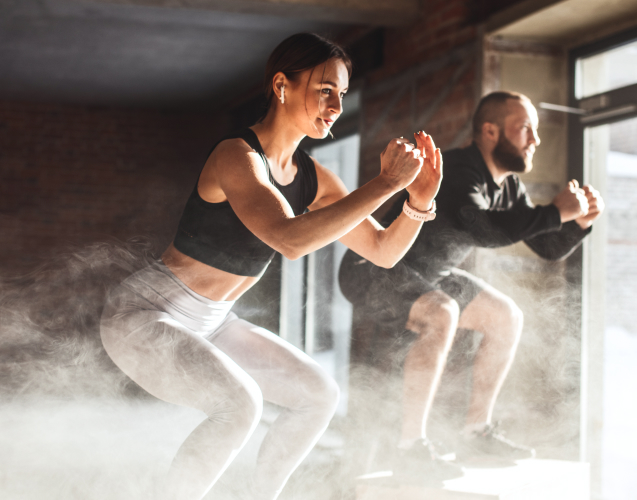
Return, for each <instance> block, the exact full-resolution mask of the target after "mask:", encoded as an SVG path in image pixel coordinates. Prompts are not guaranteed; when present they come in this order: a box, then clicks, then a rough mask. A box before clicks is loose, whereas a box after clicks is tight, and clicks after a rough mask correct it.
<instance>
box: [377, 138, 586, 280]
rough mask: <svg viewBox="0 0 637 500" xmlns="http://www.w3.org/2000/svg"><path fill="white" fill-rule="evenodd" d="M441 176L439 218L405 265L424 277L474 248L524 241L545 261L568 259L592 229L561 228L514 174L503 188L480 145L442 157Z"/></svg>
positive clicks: (554, 212)
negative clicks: (535, 201) (442, 174)
mask: <svg viewBox="0 0 637 500" xmlns="http://www.w3.org/2000/svg"><path fill="white" fill-rule="evenodd" d="M443 160H444V177H443V181H442V184H441V186H440V192H439V193H438V196H437V197H436V204H437V212H438V215H437V217H436V219H435V220H433V221H431V222H425V223H424V224H423V227H422V230H421V231H420V234H419V235H418V238H417V239H416V241H415V243H414V245H413V246H412V247H411V249H410V250H409V251H408V252H407V254H406V255H405V257H404V258H403V262H404V263H406V264H407V265H409V266H410V267H412V268H414V269H415V270H416V271H418V272H419V273H420V274H422V275H423V276H424V277H425V278H426V279H429V280H432V281H434V280H437V279H439V278H440V276H441V275H443V274H445V273H444V272H445V271H446V270H448V269H450V268H451V267H454V266H457V265H458V264H460V263H461V262H462V261H463V260H464V259H465V258H466V257H467V255H468V254H469V252H470V251H471V250H472V249H473V248H474V247H487V248H495V247H502V246H507V245H511V244H513V243H516V242H518V241H524V242H525V243H526V244H527V245H528V246H529V247H530V248H531V249H532V250H533V251H534V252H535V253H536V254H538V255H539V256H540V257H543V258H545V259H549V260H560V259H563V258H565V257H567V256H568V255H570V254H571V253H572V252H573V250H575V248H577V246H578V245H579V244H580V243H581V241H582V239H583V238H584V237H585V236H586V235H587V234H588V233H589V232H590V231H591V229H590V228H589V229H587V230H582V229H581V228H580V227H579V225H578V224H577V223H575V222H574V221H572V222H567V223H565V224H562V223H561V221H560V213H559V211H558V209H557V207H556V206H555V205H553V204H551V205H545V206H540V205H538V206H535V205H533V203H532V202H531V199H530V198H529V195H528V194H527V192H526V188H525V186H524V184H523V183H522V181H520V179H519V177H518V176H517V175H515V174H511V175H509V176H507V178H506V180H505V181H504V182H503V183H502V185H501V186H498V185H497V184H496V183H495V181H494V180H493V176H492V175H491V172H489V169H488V168H487V165H486V163H485V162H484V160H483V158H482V154H481V153H480V150H479V149H478V147H477V146H476V145H475V143H474V144H472V145H471V146H469V147H466V148H463V149H453V150H450V151H447V152H446V153H444V155H443ZM407 196H408V195H407V192H406V191H405V192H404V193H402V194H401V196H400V197H399V199H398V200H397V201H396V203H395V204H394V205H393V206H392V208H391V209H390V210H389V212H388V213H387V215H386V216H385V217H384V218H383V220H382V224H383V225H384V226H385V227H387V226H389V225H390V224H391V222H392V221H393V220H394V219H395V218H396V217H398V215H400V212H401V211H402V207H403V202H404V201H405V199H406V198H407Z"/></svg>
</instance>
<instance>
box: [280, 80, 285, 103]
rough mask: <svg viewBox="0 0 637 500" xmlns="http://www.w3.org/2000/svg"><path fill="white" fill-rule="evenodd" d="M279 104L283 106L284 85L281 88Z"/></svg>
mask: <svg viewBox="0 0 637 500" xmlns="http://www.w3.org/2000/svg"><path fill="white" fill-rule="evenodd" d="M280 99H281V104H285V85H283V86H282V87H281V97H280Z"/></svg>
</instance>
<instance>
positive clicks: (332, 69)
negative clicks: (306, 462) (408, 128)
mask: <svg viewBox="0 0 637 500" xmlns="http://www.w3.org/2000/svg"><path fill="white" fill-rule="evenodd" d="M350 72H351V63H350V60H349V59H348V57H347V55H346V54H345V53H344V52H343V50H342V49H341V48H340V47H338V46H337V45H335V44H333V43H331V42H329V41H327V40H325V39H323V38H321V37H319V36H316V35H312V34H298V35H294V36H292V37H290V38H288V39H286V40H285V41H283V42H282V43H281V44H280V45H279V46H278V47H277V48H276V49H275V50H274V52H273V53H272V55H271V56H270V59H269V61H268V64H267V68H266V79H265V83H266V89H265V91H266V95H267V97H268V99H269V103H270V105H269V109H268V111H267V114H266V116H265V118H264V119H263V120H262V121H261V122H260V123H257V124H256V125H254V126H253V127H251V128H249V129H246V130H243V131H241V132H240V133H238V134H235V135H233V136H231V137H228V138H226V139H225V140H223V141H221V142H220V143H218V144H217V145H216V147H215V148H214V149H213V151H212V153H211V154H210V156H209V158H208V160H207V162H206V164H205V166H204V168H203V170H202V172H201V174H200V177H199V180H198V182H197V185H196V186H195V189H194V191H193V193H192V195H191V196H190V198H189V200H188V202H187V204H186V208H185V210H184V214H183V216H182V220H181V222H180V225H179V229H178V233H177V236H176V238H175V240H174V242H173V244H171V245H170V247H169V248H168V249H167V250H166V252H165V253H164V254H163V255H162V262H159V263H157V264H156V265H154V266H150V267H148V268H146V269H143V270H142V271H140V272H138V273H136V274H134V275H133V276H131V277H129V278H128V279H127V280H125V281H124V282H123V283H122V284H121V285H120V286H119V287H118V288H117V289H116V290H115V292H114V293H112V294H111V295H110V297H109V299H108V301H107V304H106V307H105V309H104V313H103V317H102V324H101V335H102V341H103V343H104V346H105V348H106V351H107V352H108V354H109V355H110V356H111V358H112V359H113V360H114V362H115V363H116V364H117V365H118V366H119V367H120V368H121V369H122V370H123V371H124V372H125V373H126V374H127V375H129V376H130V377H131V378H132V379H133V380H134V381H135V382H137V383H138V384H139V385H140V386H141V387H143V388H144V389H145V390H147V391H148V392H149V393H151V394H153V395H154V396H156V397H158V398H160V399H162V400H164V401H168V402H171V403H175V404H180V405H184V406H189V407H193V408H197V409H200V410H202V411H204V412H205V413H206V414H207V415H208V418H207V419H206V420H204V422H203V423H201V424H200V425H199V426H198V427H197V428H196V429H195V430H194V431H193V432H192V434H191V435H190V436H189V437H188V438H187V439H186V441H185V442H184V443H183V445H182V446H181V448H180V449H179V451H178V452H177V455H176V457H175V459H174V461H173V464H172V466H171V469H170V472H169V474H168V477H167V485H166V486H165V488H163V491H164V493H165V498H166V499H170V500H176V499H179V500H190V499H200V498H202V497H203V496H204V495H205V493H206V492H207V491H208V490H209V489H210V487H211V486H212V485H213V484H214V482H215V481H216V480H217V478H218V477H219V476H220V475H221V473H222V472H223V471H224V470H225V468H226V467H227V466H228V464H229V463H230V462H231V461H232V459H233V458H234V457H235V456H236V454H237V453H238V452H239V450H240V449H241V447H242V446H243V445H244V444H245V442H246V440H247V439H248V437H249V436H250V434H251V433H252V431H253V430H254V428H255V427H256V425H257V423H258V422H259V417H260V414H261V408H262V401H263V400H264V399H265V400H267V401H271V402H273V403H275V404H277V405H279V406H281V407H282V408H283V410H282V412H281V413H280V415H279V417H278V418H277V420H276V421H275V422H274V423H273V425H272V426H271V427H270V429H269V432H268V434H267V436H266V438H265V440H264V441H263V444H262V445H261V449H260V451H259V456H258V463H257V468H256V472H255V477H254V480H253V483H252V484H253V487H252V493H251V495H252V496H251V498H254V499H263V500H272V499H274V498H276V497H277V496H278V494H279V493H280V491H281V489H282V488H283V486H284V485H285V482H286V481H287V479H288V477H289V476H290V474H291V473H292V472H293V471H294V469H295V468H296V467H297V466H298V464H299V463H300V462H301V460H303V458H304V457H305V456H306V455H307V453H308V452H309V451H310V449H311V448H312V447H313V446H314V444H315V443H316V441H317V440H318V438H319V437H320V436H321V434H322V433H323V431H324V430H325V428H326V427H327V425H328V423H329V421H330V419H331V418H332V415H333V413H334V410H335V407H336V404H337V400H338V387H337V386H336V384H335V382H334V381H333V380H332V379H330V378H329V377H328V376H327V375H326V373H325V372H324V371H323V370H322V369H321V368H320V366H319V365H318V364H317V363H315V362H314V361H313V360H312V359H311V358H309V357H308V356H307V355H306V354H304V353H303V352H301V351H300V350H298V349H296V348H295V347H293V346H291V345H289V344H288V343H286V342H285V341H283V340H282V339H280V338H279V337H278V336H276V335H274V334H273V333H270V332H268V331H266V330H264V329H262V328H259V327H257V326H254V325H252V324H250V323H248V322H246V321H243V320H241V319H239V318H237V316H236V315H235V314H234V313H231V312H230V308H231V307H232V304H233V303H234V301H235V300H237V299H238V298H239V297H240V296H241V295H242V294H243V293H244V292H245V291H246V290H248V289H249V288H250V287H251V286H252V285H254V284H255V283H256V282H257V281H258V280H259V278H260V277H261V276H262V274H263V272H264V271H265V268H266V267H267V265H268V263H269V262H270V260H271V259H272V256H273V255H274V252H275V251H278V252H281V253H282V254H283V255H284V256H285V257H287V258H289V259H296V258H298V257H301V256H303V255H306V254H307V253H309V252H312V251H314V250H316V249H318V248H321V247H323V246H325V245H327V244H329V243H331V242H333V241H335V240H337V239H338V240H340V241H342V242H343V243H344V244H346V245H347V246H348V247H350V248H352V249H353V250H354V251H355V252H357V253H358V254H359V255H362V256H364V257H365V258H367V259H369V260H370V261H372V262H374V263H376V264H377V265H380V266H385V267H387V266H392V265H393V264H394V263H395V262H397V261H398V260H399V259H400V258H401V257H402V255H403V254H404V253H405V252H406V250H407V249H408V248H409V247H410V246H411V243H412V242H413V240H414V238H415V236H416V234H417V233H418V231H419V229H420V227H421V225H422V221H423V220H425V219H427V218H428V217H431V212H432V207H433V199H434V197H435V194H436V192H437V190H438V187H439V185H440V180H441V169H442V159H441V155H440V151H439V150H436V149H435V147H434V143H433V141H432V140H431V138H430V137H428V136H427V135H426V134H425V133H424V132H420V133H419V134H417V135H416V140H417V142H418V147H417V148H416V147H414V146H413V145H412V144H409V143H408V142H407V141H406V140H404V139H396V140H393V141H391V142H390V144H389V145H388V146H387V148H386V149H385V151H384V152H383V154H382V155H381V173H380V174H379V175H378V177H376V178H375V179H373V180H372V181H370V182H368V183H367V184H365V185H364V186H363V187H361V188H360V189H357V190H356V191H354V192H353V193H351V194H348V193H347V190H346V189H345V187H344V185H343V183H342V182H341V181H340V180H339V179H338V177H336V176H335V175H334V174H332V173H331V172H330V171H329V170H327V169H326V168H324V167H322V166H321V165H319V164H318V163H317V162H316V161H314V160H313V159H312V158H310V157H309V156H308V155H307V154H306V153H304V152H303V151H301V150H299V149H297V147H298V144H299V143H300V142H301V140H302V139H303V138H304V137H305V136H306V135H307V136H310V137H312V138H324V137H326V136H327V134H328V133H329V130H330V127H331V125H332V124H333V123H334V121H335V120H336V119H337V118H338V117H339V115H340V114H341V111H342V97H343V95H344V94H345V92H346V91H347V87H348V81H349V76H350ZM423 156H426V158H424V159H423ZM407 186H409V187H408V189H409V191H410V193H411V199H410V204H411V205H410V206H407V205H406V209H405V214H404V215H403V216H401V217H399V218H398V219H397V220H396V222H394V224H392V226H391V227H389V228H388V229H386V230H383V229H382V227H381V226H380V225H379V224H378V223H376V222H375V221H374V220H373V219H372V218H371V217H370V214H371V213H372V212H373V211H374V210H376V209H377V208H378V207H379V206H380V205H381V204H382V203H383V202H385V201H386V200H387V199H388V198H389V197H390V196H392V195H393V194H394V193H396V192H397V191H399V190H401V189H403V188H405V187H407ZM308 209H309V211H307V210H308Z"/></svg>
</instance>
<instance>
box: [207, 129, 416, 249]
mask: <svg viewBox="0 0 637 500" xmlns="http://www.w3.org/2000/svg"><path fill="white" fill-rule="evenodd" d="M416 151H417V150H416ZM416 151H415V150H414V147H413V145H411V144H410V143H408V142H407V141H406V140H405V139H393V140H392V141H390V143H389V144H388V145H387V147H386V148H385V150H384V151H383V153H382V154H381V173H380V174H379V175H378V176H377V177H375V178H374V179H372V180H371V181H369V182H368V183H367V184H365V185H364V186H362V187H360V188H358V189H357V190H355V191H353V192H352V193H350V194H349V195H347V196H345V197H344V198H342V199H341V200H339V201H337V202H335V203H333V204H331V205H329V206H326V207H323V208H320V209H318V210H313V211H311V212H308V213H305V214H302V215H299V216H296V217H295V216H294V212H293V211H292V208H291V207H290V205H289V203H288V202H287V200H286V199H285V198H284V197H283V195H282V194H281V193H280V192H279V191H278V189H276V188H275V187H274V186H273V185H272V183H271V182H270V180H269V179H268V175H267V171H266V169H265V166H264V165H263V162H262V160H261V158H260V157H259V156H258V155H257V154H256V153H254V151H253V150H252V149H251V148H249V147H248V146H247V144H245V143H244V142H243V141H240V140H229V141H224V142H222V143H221V144H219V146H217V148H216V154H215V168H214V181H213V182H215V183H216V184H217V183H218V185H219V187H220V188H221V190H222V191H223V193H224V194H225V196H226V197H227V199H228V201H229V202H230V205H231V206H232V209H233V210H234V212H235V213H236V214H237V216H238V217H239V219H240V220H241V222H243V223H244V224H245V226H246V227H247V228H248V229H249V230H250V231H251V232H252V233H254V234H255V235H256V236H257V237H258V238H259V239H260V240H262V241H263V242H264V243H266V244H267V245H268V246H270V247H272V248H273V249H275V250H277V251H278V252H280V253H281V254H283V255H284V256H285V257H286V258H288V259H291V260H294V259H297V258H299V257H302V256H303V255H306V254H308V253H310V252H313V251H315V250H317V249H319V248H322V247H324V246H326V245H328V244H330V243H332V242H333V241H336V240H337V239H339V238H341V237H342V236H343V235H345V234H347V233H348V232H350V231H351V230H352V229H353V228H355V227H356V226H357V225H359V224H360V223H361V222H362V221H363V220H364V219H365V218H366V217H367V216H369V215H370V214H371V213H372V212H374V211H375V210H376V209H377V208H379V207H380V206H381V205H382V204H383V203H384V202H385V201H387V200H388V199H389V198H390V197H391V196H392V195H393V194H394V193H396V192H398V191H400V190H401V189H403V188H405V187H407V186H408V185H409V184H411V182H412V181H413V180H414V179H415V178H416V176H417V175H418V173H419V172H420V168H421V167H422V158H420V157H419V156H418V153H417V152H416ZM203 179H204V178H203V176H202V180H203ZM211 180H212V179H211ZM201 188H202V186H201V184H200V190H201ZM204 189H205V187H204Z"/></svg>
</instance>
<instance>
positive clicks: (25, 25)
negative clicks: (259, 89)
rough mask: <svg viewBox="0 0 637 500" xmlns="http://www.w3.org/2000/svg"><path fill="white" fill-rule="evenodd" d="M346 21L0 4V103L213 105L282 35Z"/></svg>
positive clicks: (41, 1)
mask: <svg viewBox="0 0 637 500" xmlns="http://www.w3.org/2000/svg"><path fill="white" fill-rule="evenodd" d="M350 28H351V25H345V24H329V23H325V22H314V21H308V20H301V19H294V18H289V17H287V18H282V17H281V18H280V17H273V16H265V15H254V14H236V13H229V12H217V11H199V10H195V9H183V8H181V9H170V8H161V7H139V6H129V5H109V4H103V3H91V2H88V1H84V2H82V1H72V0H71V1H69V0H67V1H63V0H0V98H3V99H18V100H37V101H49V102H65V103H78V104H90V105H103V106H135V107H146V106H147V107H165V108H193V107H197V108H211V107H218V106H219V105H220V104H222V103H223V102H227V101H228V100H231V99H233V98H235V97H236V96H238V95H239V94H241V93H242V92H245V91H246V90H248V89H250V88H253V87H254V86H255V84H257V83H258V82H259V81H260V79H261V75H262V73H263V68H264V66H265V61H266V59H267V56H268V54H269V53H270V51H271V50H272V49H273V48H274V47H275V46H276V45H277V43H278V42H280V41H281V40H283V39H284V38H285V37H286V36H288V35H290V34H292V33H296V32H299V31H314V32H318V33H322V34H325V35H328V36H330V35H331V36H338V35H340V34H342V33H343V32H344V31H346V30H348V29H350Z"/></svg>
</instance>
